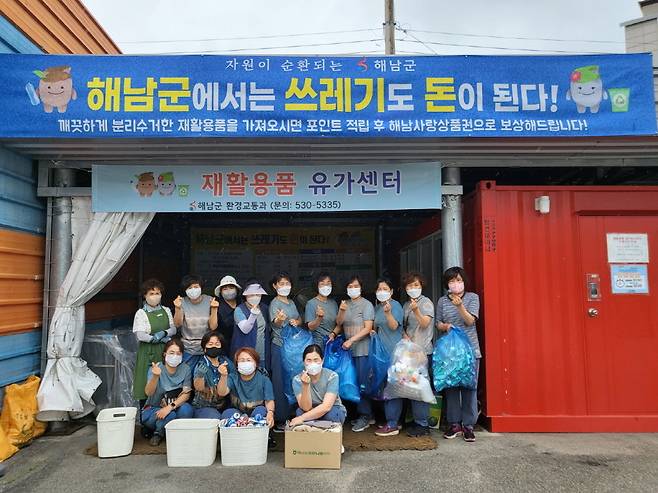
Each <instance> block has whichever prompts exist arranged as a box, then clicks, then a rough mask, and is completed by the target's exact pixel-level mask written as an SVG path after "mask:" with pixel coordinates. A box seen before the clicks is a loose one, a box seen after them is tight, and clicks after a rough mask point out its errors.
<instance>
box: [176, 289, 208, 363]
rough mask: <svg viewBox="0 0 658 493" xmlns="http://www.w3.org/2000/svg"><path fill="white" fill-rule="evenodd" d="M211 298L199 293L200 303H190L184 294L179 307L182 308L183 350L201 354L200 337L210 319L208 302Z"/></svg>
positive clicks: (203, 333) (206, 328)
mask: <svg viewBox="0 0 658 493" xmlns="http://www.w3.org/2000/svg"><path fill="white" fill-rule="evenodd" d="M211 301H212V298H211V297H210V296H208V295H207V294H202V295H201V302H200V303H196V304H195V303H192V302H191V301H190V300H189V298H188V297H187V296H186V297H185V298H183V302H182V305H181V308H182V309H183V326H182V327H181V339H182V341H183V347H184V348H185V352H186V353H189V354H203V349H201V338H202V337H203V336H204V335H205V333H206V332H208V330H210V328H209V326H208V321H209V320H210V302H211Z"/></svg>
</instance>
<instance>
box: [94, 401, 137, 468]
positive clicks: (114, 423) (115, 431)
mask: <svg viewBox="0 0 658 493" xmlns="http://www.w3.org/2000/svg"><path fill="white" fill-rule="evenodd" d="M136 416H137V408H136V407H111V408H108V409H103V410H102V411H101V412H100V413H98V416H97V417H96V433H97V438H98V457H120V456H122V455H128V454H130V452H132V451H133V444H134V441H135V417H136Z"/></svg>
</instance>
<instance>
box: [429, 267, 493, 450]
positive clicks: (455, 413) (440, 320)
mask: <svg viewBox="0 0 658 493" xmlns="http://www.w3.org/2000/svg"><path fill="white" fill-rule="evenodd" d="M465 282H466V272H465V271H464V269H462V268H461V267H451V268H449V269H448V270H446V271H445V272H444V273H443V287H444V288H446V289H447V290H448V295H447V296H442V297H441V298H439V301H437V303H436V328H437V329H438V330H439V331H440V332H441V333H442V334H445V333H446V332H447V331H449V330H450V328H451V327H452V326H455V327H460V328H461V329H462V330H463V331H464V332H465V333H466V335H467V336H468V339H469V341H470V343H471V347H472V348H473V353H474V354H475V358H476V359H475V375H476V377H475V379H476V381H477V378H478V376H479V371H480V359H481V358H482V352H481V350H480V341H479V340H478V333H477V330H476V328H475V322H477V319H478V316H479V313H480V298H479V297H478V295H477V294H475V293H470V292H466V289H465ZM445 392H446V404H447V406H448V409H447V412H446V417H447V419H448V424H449V425H450V428H449V429H448V431H446V432H445V433H444V435H443V437H444V438H455V437H457V436H459V435H462V434H463V436H464V440H466V441H467V442H474V441H475V433H474V432H473V427H474V426H475V423H476V422H477V417H478V401H477V389H473V390H471V389H464V388H461V387H455V388H448V389H446V391H445Z"/></svg>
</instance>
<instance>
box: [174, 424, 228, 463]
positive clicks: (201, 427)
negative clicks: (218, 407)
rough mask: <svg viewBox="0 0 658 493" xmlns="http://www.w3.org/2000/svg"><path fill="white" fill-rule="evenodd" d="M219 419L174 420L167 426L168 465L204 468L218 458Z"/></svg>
mask: <svg viewBox="0 0 658 493" xmlns="http://www.w3.org/2000/svg"><path fill="white" fill-rule="evenodd" d="M218 426H219V420H218V419H174V420H172V421H169V423H167V424H166V425H165V430H166V432H167V465H168V466H169V467H204V466H209V465H211V464H212V463H213V462H215V457H216V456H217V428H218Z"/></svg>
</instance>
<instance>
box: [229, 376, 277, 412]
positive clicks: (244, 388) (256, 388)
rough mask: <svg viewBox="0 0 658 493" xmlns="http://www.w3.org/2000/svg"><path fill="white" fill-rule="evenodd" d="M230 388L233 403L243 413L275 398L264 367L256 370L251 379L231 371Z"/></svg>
mask: <svg viewBox="0 0 658 493" xmlns="http://www.w3.org/2000/svg"><path fill="white" fill-rule="evenodd" d="M228 388H229V390H230V391H231V404H232V405H233V406H235V407H236V408H238V409H239V410H240V411H241V412H243V413H249V412H251V411H253V409H254V408H255V407H256V406H261V405H263V404H264V403H265V401H273V400H274V390H273V389H272V382H271V380H270V379H269V378H268V376H267V373H266V372H265V370H263V369H262V368H259V369H257V370H256V373H255V374H254V376H253V377H252V378H251V380H244V379H243V378H242V377H241V376H240V374H238V373H231V374H230V375H229V378H228Z"/></svg>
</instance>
